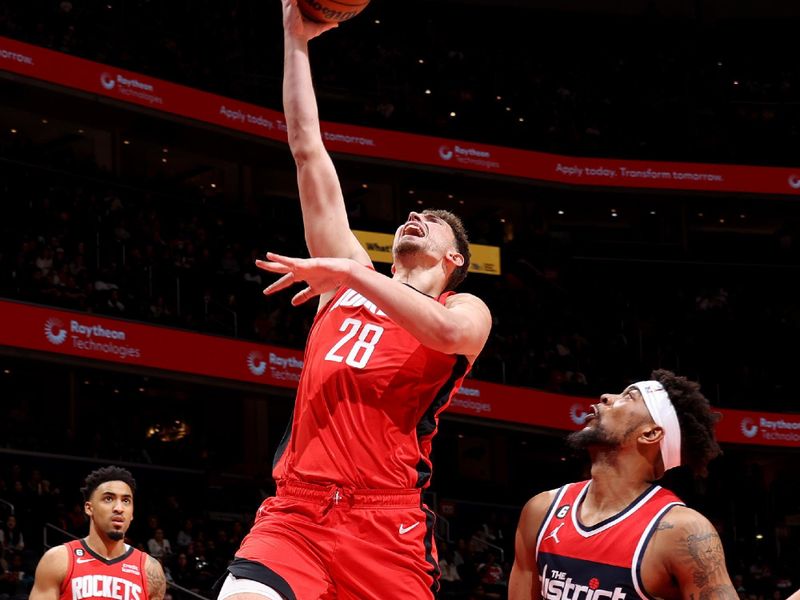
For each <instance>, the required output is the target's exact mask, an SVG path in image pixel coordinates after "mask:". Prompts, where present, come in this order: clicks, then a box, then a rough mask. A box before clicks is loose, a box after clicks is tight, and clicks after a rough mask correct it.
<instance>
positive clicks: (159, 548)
mask: <svg viewBox="0 0 800 600" xmlns="http://www.w3.org/2000/svg"><path fill="white" fill-rule="evenodd" d="M147 552H148V554H150V556H152V557H153V558H156V559H164V558H166V557H168V556H170V555H171V554H172V545H171V544H170V543H169V540H168V539H167V538H165V537H164V530H163V529H161V528H160V527H159V528H158V529H156V530H155V532H154V533H153V537H151V538H150V539H149V540H147Z"/></svg>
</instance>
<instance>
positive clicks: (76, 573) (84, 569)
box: [60, 540, 148, 600]
mask: <svg viewBox="0 0 800 600" xmlns="http://www.w3.org/2000/svg"><path fill="white" fill-rule="evenodd" d="M64 545H65V546H66V547H67V554H68V557H69V558H68V564H67V576H66V577H65V578H64V582H63V583H62V584H61V596H60V600H90V599H91V600H148V595H147V579H146V578H147V573H146V571H145V562H146V561H147V554H145V553H144V552H141V551H139V550H136V549H135V548H133V547H130V546H129V547H128V548H127V550H126V552H125V554H123V555H122V556H119V557H117V558H115V559H112V560H107V559H105V558H103V557H102V556H100V555H99V554H97V553H95V552H94V551H93V550H92V549H91V548H89V546H88V545H87V544H86V542H85V541H84V540H75V541H73V542H69V543H67V544H64Z"/></svg>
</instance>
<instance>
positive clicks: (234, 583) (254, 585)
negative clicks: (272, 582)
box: [217, 573, 285, 600]
mask: <svg viewBox="0 0 800 600" xmlns="http://www.w3.org/2000/svg"><path fill="white" fill-rule="evenodd" d="M234 594H258V595H259V596H264V598H269V600H285V598H284V597H283V596H281V595H280V594H279V593H278V592H276V591H275V590H273V589H272V588H271V587H269V586H268V585H265V584H263V583H261V582H259V581H253V580H252V579H243V578H241V577H234V576H233V575H231V574H230V573H228V576H227V577H226V578H225V581H224V582H223V583H222V589H220V591H219V596H217V600H225V599H226V598H228V597H229V596H233V595H234Z"/></svg>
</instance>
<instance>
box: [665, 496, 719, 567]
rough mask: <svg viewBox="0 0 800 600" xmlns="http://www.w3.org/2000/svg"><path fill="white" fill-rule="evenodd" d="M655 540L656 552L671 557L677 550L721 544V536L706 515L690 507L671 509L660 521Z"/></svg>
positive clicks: (677, 506)
mask: <svg viewBox="0 0 800 600" xmlns="http://www.w3.org/2000/svg"><path fill="white" fill-rule="evenodd" d="M655 534H656V535H655V536H654V538H653V546H654V548H655V549H656V551H659V550H660V551H663V552H664V554H665V555H671V554H672V553H673V552H674V551H675V549H676V548H685V547H692V546H694V545H697V544H699V543H711V544H718V543H719V534H718V533H717V530H716V528H715V527H714V525H713V524H712V523H711V521H709V520H708V519H707V518H706V517H705V516H704V515H702V514H701V513H699V512H698V511H696V510H694V509H693V508H689V507H688V506H683V505H676V506H673V507H671V508H670V509H669V510H668V511H667V512H666V513H665V514H664V515H663V516H662V517H661V519H660V520H659V522H658V526H657V528H656V531H655Z"/></svg>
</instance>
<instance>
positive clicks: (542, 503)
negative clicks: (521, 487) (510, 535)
mask: <svg viewBox="0 0 800 600" xmlns="http://www.w3.org/2000/svg"><path fill="white" fill-rule="evenodd" d="M557 494H558V490H557V489H554V490H547V491H545V492H540V493H538V494H536V495H535V496H534V497H533V498H531V499H530V500H528V501H527V502H526V503H525V506H523V507H522V516H521V519H524V520H526V521H529V522H536V521H539V522H541V521H543V520H544V518H545V516H546V515H547V511H548V510H549V509H550V506H551V505H552V504H553V500H555V498H556V495H557Z"/></svg>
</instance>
